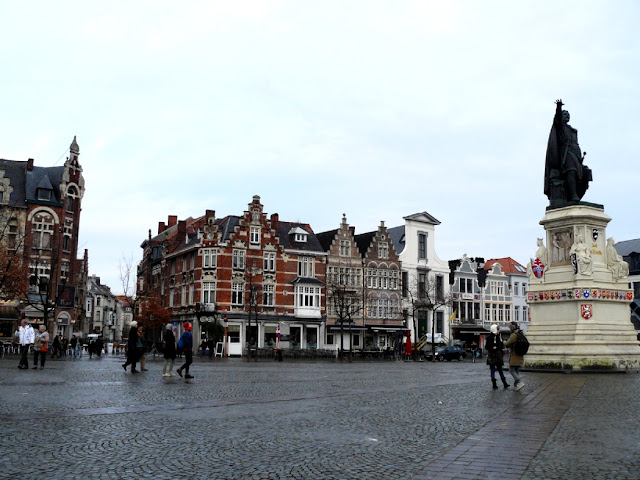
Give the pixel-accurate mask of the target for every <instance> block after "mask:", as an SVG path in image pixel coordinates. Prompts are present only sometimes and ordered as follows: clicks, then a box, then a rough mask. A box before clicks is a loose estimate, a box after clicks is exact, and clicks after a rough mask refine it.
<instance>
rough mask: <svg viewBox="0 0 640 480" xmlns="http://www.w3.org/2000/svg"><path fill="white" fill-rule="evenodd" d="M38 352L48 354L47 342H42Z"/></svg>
mask: <svg viewBox="0 0 640 480" xmlns="http://www.w3.org/2000/svg"><path fill="white" fill-rule="evenodd" d="M40 351H41V352H48V351H49V344H48V343H47V342H44V343H43V344H42V346H41V347H40Z"/></svg>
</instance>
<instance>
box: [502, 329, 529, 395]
mask: <svg viewBox="0 0 640 480" xmlns="http://www.w3.org/2000/svg"><path fill="white" fill-rule="evenodd" d="M509 329H511V336H510V337H509V339H508V340H507V341H506V342H504V346H505V347H510V348H511V354H510V355H509V373H511V376H512V377H513V386H514V388H515V389H516V390H520V389H521V388H522V387H524V385H525V384H524V382H523V381H522V380H521V379H520V367H521V366H522V364H523V363H524V355H518V354H517V353H516V350H515V344H516V341H517V340H518V334H519V333H520V326H519V325H518V324H517V323H516V322H511V324H509Z"/></svg>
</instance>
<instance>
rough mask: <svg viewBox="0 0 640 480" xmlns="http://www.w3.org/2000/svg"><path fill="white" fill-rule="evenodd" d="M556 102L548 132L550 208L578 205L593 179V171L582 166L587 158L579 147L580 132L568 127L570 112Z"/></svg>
mask: <svg viewBox="0 0 640 480" xmlns="http://www.w3.org/2000/svg"><path fill="white" fill-rule="evenodd" d="M562 105H563V103H562V100H556V114H555V116H554V118H553V126H552V127H551V133H549V143H548V144H547V159H546V163H545V169H544V193H545V195H546V196H547V198H548V199H549V206H550V207H562V206H565V205H568V204H572V203H577V202H579V201H580V200H581V199H582V197H583V196H584V194H585V192H586V191H587V188H589V182H590V181H591V180H592V176H591V169H589V167H587V166H586V165H583V163H582V162H583V160H584V156H585V155H586V152H585V153H584V155H583V154H582V151H581V150H580V145H578V130H576V129H575V128H573V127H572V126H571V125H569V118H570V117H569V112H567V111H566V110H562Z"/></svg>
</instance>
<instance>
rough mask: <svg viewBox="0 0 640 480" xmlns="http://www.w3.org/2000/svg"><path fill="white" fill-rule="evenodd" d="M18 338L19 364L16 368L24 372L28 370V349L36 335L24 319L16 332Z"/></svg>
mask: <svg viewBox="0 0 640 480" xmlns="http://www.w3.org/2000/svg"><path fill="white" fill-rule="evenodd" d="M18 337H19V340H18V343H19V345H20V362H19V363H18V368H20V369H25V370H26V369H28V368H29V358H28V354H29V347H30V346H31V345H33V342H35V339H36V334H35V332H34V331H33V327H32V326H31V325H30V324H29V322H27V320H26V319H24V318H23V319H22V322H21V325H20V329H19V330H18Z"/></svg>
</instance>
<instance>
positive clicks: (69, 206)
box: [65, 187, 78, 212]
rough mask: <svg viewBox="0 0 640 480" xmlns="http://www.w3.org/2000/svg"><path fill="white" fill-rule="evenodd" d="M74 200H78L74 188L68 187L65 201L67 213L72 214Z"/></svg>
mask: <svg viewBox="0 0 640 480" xmlns="http://www.w3.org/2000/svg"><path fill="white" fill-rule="evenodd" d="M76 198H78V191H77V190H76V188H75V187H69V189H68V190H67V198H66V200H65V208H66V210H67V212H73V206H74V204H75V201H76Z"/></svg>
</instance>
